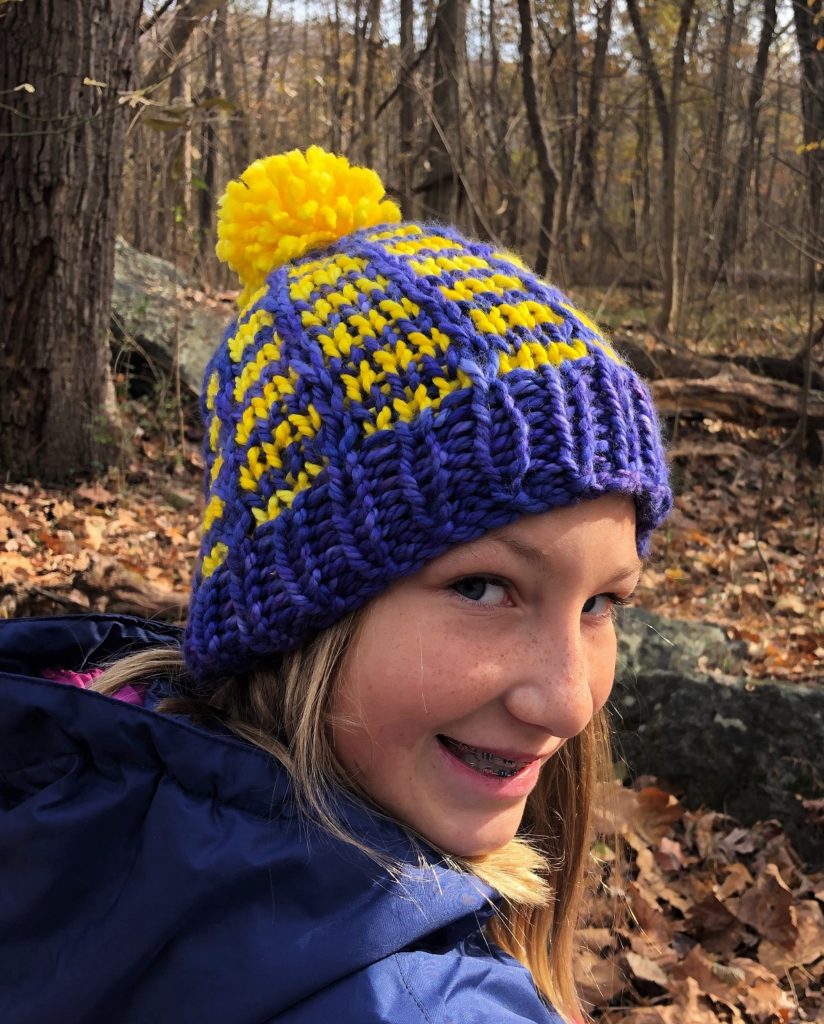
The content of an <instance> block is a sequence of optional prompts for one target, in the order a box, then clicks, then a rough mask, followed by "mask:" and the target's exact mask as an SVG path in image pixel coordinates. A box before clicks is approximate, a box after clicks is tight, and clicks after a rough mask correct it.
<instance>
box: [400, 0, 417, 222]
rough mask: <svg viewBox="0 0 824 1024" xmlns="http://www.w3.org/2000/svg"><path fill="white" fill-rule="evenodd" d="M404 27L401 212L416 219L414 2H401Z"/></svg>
mask: <svg viewBox="0 0 824 1024" xmlns="http://www.w3.org/2000/svg"><path fill="white" fill-rule="evenodd" d="M400 16H401V24H400V44H401V49H400V54H399V57H400V80H399V87H398V89H399V102H400V136H399V143H400V145H399V147H398V148H399V153H398V159H399V161H400V171H401V173H400V182H401V209H402V210H403V212H404V216H406V217H413V216H414V211H413V206H414V203H413V199H412V162H413V159H414V144H415V78H414V75H415V72H414V69H413V64H414V62H415V6H414V2H413V0H401V11H400Z"/></svg>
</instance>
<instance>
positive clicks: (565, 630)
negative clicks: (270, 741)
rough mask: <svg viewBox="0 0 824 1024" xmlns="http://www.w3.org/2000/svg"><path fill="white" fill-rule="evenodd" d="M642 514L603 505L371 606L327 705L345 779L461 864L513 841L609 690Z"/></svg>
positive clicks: (497, 540) (432, 572) (499, 533)
mask: <svg viewBox="0 0 824 1024" xmlns="http://www.w3.org/2000/svg"><path fill="white" fill-rule="evenodd" d="M640 568H641V566H640V562H639V560H638V556H637V554H636V548H635V509H634V505H633V502H632V501H631V499H629V498H627V497H624V496H621V495H614V494H611V495H606V496H605V497H601V498H597V499H596V500H593V501H587V502H584V503H583V504H581V505H578V506H573V507H569V508H562V509H555V510H553V511H551V512H546V513H543V514H541V515H536V516H529V517H526V518H523V519H520V520H518V521H517V522H515V523H513V524H512V525H510V526H506V527H503V528H502V529H499V530H495V531H493V532H491V533H488V534H486V535H485V536H484V537H482V538H480V539H479V540H477V541H473V542H472V543H470V544H465V545H461V546H460V547H456V548H453V549H452V550H450V551H448V552H447V553H446V554H444V555H442V556H441V557H440V558H436V559H435V560H434V561H432V562H430V563H429V564H428V565H426V566H425V567H424V568H423V569H422V570H420V571H419V572H417V573H415V574H414V575H412V576H407V577H404V578H403V579H401V580H399V581H398V582H397V583H395V584H394V585H393V586H392V587H390V588H389V589H388V590H387V591H386V592H385V593H384V594H382V595H381V596H380V597H378V598H377V599H376V600H375V601H374V602H372V604H371V605H370V607H369V609H368V611H367V614H366V616H365V618H364V621H363V623H362V627H361V630H360V633H359V636H358V640H357V641H356V643H355V644H354V645H353V647H352V649H351V650H350V652H349V654H348V656H347V657H346V659H345V662H344V665H343V669H342V672H341V678H340V681H339V683H338V688H337V691H336V694H335V696H334V698H333V707H332V710H333V723H334V724H333V742H334V747H335V751H336V753H337V756H338V759H339V760H340V762H341V764H342V765H343V767H344V768H345V769H346V771H347V772H348V773H349V774H350V775H351V776H352V777H353V779H355V780H356V781H357V782H358V783H359V784H360V786H361V787H362V788H363V789H364V790H365V791H366V793H368V794H369V796H370V797H371V798H372V799H373V800H374V801H375V802H376V803H377V804H379V805H380V806H381V807H382V808H384V810H386V811H387V812H388V813H389V814H390V815H392V816H393V817H394V818H396V819H397V820H399V821H401V822H403V823H405V824H406V825H408V826H410V827H411V828H413V829H414V830H415V831H417V832H418V833H419V834H420V835H422V836H423V837H424V838H425V839H427V840H428V841H429V842H430V843H432V844H433V845H434V846H437V847H439V848H440V849H442V850H445V851H446V852H448V853H452V854H455V855H456V856H462V857H468V856H474V855H478V854H482V853H488V852H490V851H491V850H495V849H498V848H500V847H501V846H504V845H505V844H506V843H507V842H509V840H510V839H512V837H513V836H514V835H515V833H516V831H517V829H518V826H519V825H520V822H521V818H522V816H523V813H524V806H525V803H526V799H527V796H528V795H529V793H530V791H531V790H532V789H533V787H534V786H535V784H536V782H537V779H538V775H539V773H540V771H541V767H542V765H543V764H544V763H545V762H546V761H547V759H548V758H550V757H552V756H553V754H555V753H556V752H557V750H558V749H559V748H560V747H561V745H562V744H563V743H564V742H565V741H566V740H567V739H569V738H570V737H571V736H575V735H576V734H577V733H579V732H581V730H582V729H584V727H585V726H586V725H587V723H588V722H589V721H590V719H591V718H592V716H593V715H594V714H595V712H596V711H597V710H598V709H599V708H600V707H602V705H603V704H604V702H605V701H606V699H607V697H608V696H609V692H610V689H611V688H612V681H613V675H614V671H615V653H616V640H615V630H614V627H613V620H612V608H613V605H614V604H616V602H619V603H620V602H621V601H624V600H626V599H627V598H628V597H629V596H630V595H631V593H632V591H633V590H634V588H635V585H636V584H637V582H638V576H639V572H640Z"/></svg>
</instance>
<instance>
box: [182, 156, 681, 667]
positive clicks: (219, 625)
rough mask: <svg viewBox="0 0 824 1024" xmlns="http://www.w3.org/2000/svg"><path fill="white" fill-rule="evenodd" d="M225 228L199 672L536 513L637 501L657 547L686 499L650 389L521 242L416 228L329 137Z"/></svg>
mask: <svg viewBox="0 0 824 1024" xmlns="http://www.w3.org/2000/svg"><path fill="white" fill-rule="evenodd" d="M218 235H219V242H218V246H217V252H218V256H219V257H220V258H221V259H223V260H225V261H226V262H227V263H228V264H229V266H230V267H232V268H233V269H234V270H235V271H236V272H237V273H238V274H239V276H240V279H241V283H242V285H243V288H244V290H243V293H242V295H241V297H240V299H239V307H240V309H239V313H238V316H237V318H236V320H234V321H233V323H232V324H231V325H230V327H229V330H228V332H227V334H226V336H225V338H224V340H223V343H222V344H221V346H220V348H219V349H218V351H217V352H216V354H215V355H214V357H213V358H212V360H211V362H210V364H209V366H208V368H207V371H206V379H205V387H204V395H203V414H204V417H205V424H206V508H205V513H204V520H203V539H202V543H201V548H200V555H199V558H198V563H197V568H196V572H195V577H194V582H193V593H192V601H191V607H190V614H189V621H188V625H187V628H186V636H185V642H184V652H185V657H186V664H187V667H188V669H189V671H190V672H191V674H192V675H193V676H194V677H195V678H196V679H204V680H205V679H208V678H211V677H214V676H216V675H221V674H227V673H229V674H236V673H239V672H244V671H247V670H249V669H251V668H254V667H256V666H259V665H261V664H262V663H265V661H266V659H267V658H271V656H273V655H276V654H278V653H280V652H284V651H287V650H291V649H293V648H296V647H298V646H300V645H301V644H303V643H305V642H306V641H307V639H309V638H310V637H311V636H312V635H314V634H315V633H316V632H317V631H319V630H321V629H323V628H325V627H327V626H330V625H331V624H333V623H334V622H336V621H337V620H339V619H340V618H341V617H342V616H344V615H345V614H346V613H347V612H350V611H352V610H354V609H356V608H358V607H360V606H362V605H364V604H365V603H366V602H367V601H368V600H369V599H370V598H371V597H373V596H374V595H376V594H378V593H379V592H380V591H382V590H384V589H385V588H386V587H387V586H388V585H389V584H390V583H391V582H392V581H393V580H395V579H397V578H398V577H400V576H404V575H407V574H408V573H412V572H415V571H416V570H417V569H419V568H421V566H423V565H424V563H426V562H427V561H429V560H430V559H432V558H435V557H436V556H437V555H439V554H441V553H442V552H444V551H445V550H446V549H447V548H449V547H452V546H453V545H455V544H460V543H464V542H467V541H471V540H473V539H475V538H477V537H478V536H480V535H481V534H483V533H485V532H487V531H488V530H491V529H494V528H495V527H499V526H503V525H505V524H507V523H509V522H511V521H513V520H514V519H517V518H518V517H520V516H523V515H529V514H532V513H538V512H545V511H547V510H549V509H552V508H557V507H559V506H565V505H571V504H574V503H575V502H578V501H582V500H585V499H587V498H594V497H597V496H599V495H602V494H605V493H607V492H620V493H622V494H627V495H631V496H632V497H633V498H634V499H635V503H636V508H637V538H638V549H639V552H641V553H644V552H645V550H646V548H647V546H648V542H649V537H650V534H651V532H652V530H653V529H654V528H655V527H657V526H658V525H659V524H660V523H661V522H662V520H663V519H664V518H665V517H666V515H667V513H668V511H669V509H670V506H671V503H672V496H671V491H670V487H669V481H668V473H667V466H666V460H665V456H664V450H663V447H662V443H661V437H660V429H659V424H658V421H657V418H656V415H655V410H654V407H653V404H652V400H651V398H650V395H649V392H648V390H647V388H646V387H645V385H644V383H643V382H642V380H641V379H640V378H639V377H638V375H637V374H636V373H635V372H634V371H633V370H632V369H631V368H630V367H629V366H627V365H626V363H625V362H624V361H623V360H622V359H621V358H620V356H619V355H618V354H617V353H616V352H615V350H614V349H613V347H612V346H611V345H610V343H609V341H608V340H607V339H606V338H605V337H604V335H603V334H602V333H601V332H600V331H599V329H598V328H597V327H596V326H595V324H593V323H592V321H590V320H589V319H588V318H587V317H586V316H585V315H584V314H583V313H581V312H579V311H578V310H576V309H575V308H574V307H573V306H572V304H571V303H570V301H569V299H567V298H566V297H565V296H564V295H563V294H562V293H561V292H559V291H558V290H557V289H555V288H553V287H551V286H550V285H549V284H547V283H546V282H545V281H542V280H541V279H540V278H538V277H536V276H535V275H534V274H532V273H531V272H530V271H529V270H528V269H527V268H526V267H525V266H524V264H523V263H522V262H521V261H520V260H519V259H518V258H517V257H516V256H513V255H512V254H511V253H508V252H504V251H502V250H500V249H498V248H497V247H496V246H494V245H490V244H488V243H484V242H475V241H470V240H467V239H465V238H463V237H462V236H461V235H460V234H458V232H457V231H455V230H453V229H452V228H448V227H444V226H441V225H438V224H416V223H410V222H402V221H401V219H400V212H399V210H398V208H397V206H396V205H395V204H394V203H393V202H391V201H390V200H388V199H386V198H385V196H384V189H383V185H382V184H381V181H380V179H379V177H378V176H377V174H375V172H374V171H371V170H368V169H366V168H361V167H352V166H350V165H349V163H348V161H347V160H345V159H344V158H343V157H338V156H333V155H332V154H330V153H327V152H325V151H324V150H322V149H320V148H318V147H311V148H310V149H308V150H307V151H306V153H302V152H299V151H294V152H291V153H286V154H282V155H279V156H272V157H269V158H267V159H265V160H258V161H256V162H255V163H253V164H252V165H251V166H250V167H249V168H248V169H247V170H246V171H245V172H244V174H243V175H242V176H241V178H240V179H239V180H238V181H233V182H232V183H231V184H230V185H229V187H228V189H227V191H226V194H225V195H224V197H223V200H222V202H221V207H220V219H219V227H218Z"/></svg>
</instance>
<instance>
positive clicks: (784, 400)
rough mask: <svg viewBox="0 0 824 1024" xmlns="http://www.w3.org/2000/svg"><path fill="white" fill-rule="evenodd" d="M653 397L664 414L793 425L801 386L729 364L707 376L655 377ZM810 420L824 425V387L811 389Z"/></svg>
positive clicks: (819, 426) (808, 418)
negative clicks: (660, 378)
mask: <svg viewBox="0 0 824 1024" xmlns="http://www.w3.org/2000/svg"><path fill="white" fill-rule="evenodd" d="M651 389H652V394H653V398H654V399H655V404H656V405H657V406H658V409H659V410H660V412H662V413H663V414H664V415H665V416H678V415H681V416H683V415H700V416H712V417H716V418H717V419H721V420H730V421H732V422H735V423H757V424H765V423H770V424H776V425H780V426H794V425H795V424H796V423H797V422H798V415H799V408H800V404H801V389H800V388H798V387H796V386H795V385H794V384H786V383H784V382H783V381H777V380H770V379H769V378H767V377H757V376H755V374H752V373H750V372H749V371H748V370H744V369H742V368H740V367H735V366H732V367H729V368H728V369H726V370H724V371H722V372H720V373H716V374H715V376H713V377H708V378H679V377H668V378H666V379H664V380H653V381H652V384H651ZM807 422H808V424H809V426H810V427H812V428H814V429H821V428H822V427H824V391H811V392H810V396H809V402H808V405H807Z"/></svg>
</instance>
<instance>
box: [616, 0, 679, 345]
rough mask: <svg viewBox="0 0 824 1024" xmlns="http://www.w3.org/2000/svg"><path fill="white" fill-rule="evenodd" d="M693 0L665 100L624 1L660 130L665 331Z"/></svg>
mask: <svg viewBox="0 0 824 1024" xmlns="http://www.w3.org/2000/svg"><path fill="white" fill-rule="evenodd" d="M694 7H695V0H681V5H680V20H679V23H678V34H677V36H676V40H675V44H674V46H673V49H672V75H671V78H670V95H669V101H667V97H666V95H665V93H664V84H663V81H662V79H661V73H660V71H659V70H658V65H657V64H656V62H655V57H654V56H653V53H652V46H651V45H650V40H649V34H648V32H647V29H646V26H645V25H644V23H643V21H642V19H641V14H640V11H639V9H638V0H627V11H628V13H629V16H630V21H631V22H632V28H633V31H634V33H635V38H636V39H637V41H638V48H639V50H640V52H641V63H642V64H643V66H644V71H645V73H646V76H647V78H648V80H649V83H650V88H651V89H652V96H653V100H654V102H655V111H656V114H657V116H658V126H659V128H660V131H661V150H662V158H663V168H662V171H663V173H662V179H663V181H662V189H661V191H662V196H661V249H662V264H663V272H664V273H663V277H664V295H663V299H662V301H661V310H660V313H659V315H658V328H659V329H660V330H662V331H668V330H669V329H670V326H671V325H672V324H675V323H677V322H678V312H679V305H680V294H679V282H680V271H679V258H678V256H679V254H678V124H679V113H680V102H681V84H682V82H683V78H684V51H685V48H686V43H687V33H688V31H689V26H690V21H691V20H692V12H693V9H694Z"/></svg>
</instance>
